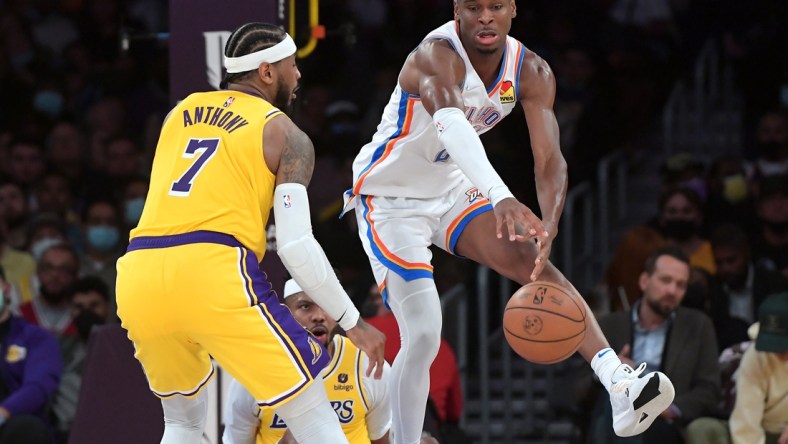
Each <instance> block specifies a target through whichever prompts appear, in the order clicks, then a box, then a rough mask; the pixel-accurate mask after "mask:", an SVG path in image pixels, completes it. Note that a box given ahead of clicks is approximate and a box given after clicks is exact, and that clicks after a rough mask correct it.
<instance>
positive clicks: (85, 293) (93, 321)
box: [52, 276, 115, 442]
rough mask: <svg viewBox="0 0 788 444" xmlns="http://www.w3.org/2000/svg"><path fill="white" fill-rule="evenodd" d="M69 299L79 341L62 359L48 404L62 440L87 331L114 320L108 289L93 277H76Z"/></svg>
mask: <svg viewBox="0 0 788 444" xmlns="http://www.w3.org/2000/svg"><path fill="white" fill-rule="evenodd" d="M69 299H70V301H71V318H72V319H73V320H74V325H75V326H76V329H77V333H78V334H79V339H80V341H79V343H78V344H77V345H76V347H75V348H74V350H73V352H72V353H71V355H70V356H69V360H68V361H66V362H64V368H63V377H62V379H61V380H60V385H59V386H58V390H57V394H56V395H55V399H54V402H53V404H52V413H53V414H54V417H55V419H56V426H57V433H58V435H59V436H60V437H61V438H63V441H64V442H65V440H66V439H65V438H67V437H68V433H69V430H70V429H71V424H72V423H73V421H74V414H75V413H76V409H77V403H78V402H79V391H80V387H81V386H82V370H83V368H84V365H85V357H86V355H87V343H88V339H89V337H90V333H91V332H92V331H93V328H94V327H96V326H98V325H101V324H104V323H106V322H108V321H109V320H113V321H114V319H115V316H114V313H110V305H109V288H108V287H107V285H106V284H105V283H104V281H102V280H101V279H99V278H97V277H94V276H86V277H83V278H80V279H79V280H78V281H77V282H76V283H75V284H74V286H73V287H72V289H71V296H70V298H69Z"/></svg>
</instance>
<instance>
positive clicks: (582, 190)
mask: <svg viewBox="0 0 788 444" xmlns="http://www.w3.org/2000/svg"><path fill="white" fill-rule="evenodd" d="M593 206H594V193H593V189H592V188H591V184H589V183H588V182H583V183H581V184H578V185H576V186H574V187H573V188H572V189H571V190H569V192H567V193H566V201H565V202H564V214H563V215H562V216H561V227H562V228H561V229H559V230H558V232H559V236H561V238H560V240H559V242H558V243H559V245H560V247H561V255H560V256H561V257H560V261H559V262H558V268H559V269H560V270H561V271H562V272H563V273H564V276H566V277H567V278H569V279H570V280H572V281H573V282H574V284H575V286H576V287H578V288H581V289H582V288H587V287H588V286H590V285H593V280H594V273H595V271H596V260H595V258H594V254H595V250H598V248H595V246H594V241H595V240H597V239H595V237H594V234H593V229H594V208H593ZM578 222H580V224H581V225H580V226H578V225H577V223H578ZM578 237H579V239H578Z"/></svg>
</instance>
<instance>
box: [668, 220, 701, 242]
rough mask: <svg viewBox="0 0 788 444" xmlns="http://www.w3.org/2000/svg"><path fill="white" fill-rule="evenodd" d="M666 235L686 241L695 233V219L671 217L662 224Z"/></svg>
mask: <svg viewBox="0 0 788 444" xmlns="http://www.w3.org/2000/svg"><path fill="white" fill-rule="evenodd" d="M662 230H663V231H664V232H665V235H666V236H668V237H669V238H671V239H676V240H678V241H685V240H688V239H689V238H691V237H692V236H693V235H694V234H695V230H696V226H695V221H692V220H686V219H670V220H666V221H665V222H664V223H663V224H662Z"/></svg>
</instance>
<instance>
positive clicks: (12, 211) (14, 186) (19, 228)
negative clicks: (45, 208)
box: [0, 179, 30, 250]
mask: <svg viewBox="0 0 788 444" xmlns="http://www.w3.org/2000/svg"><path fill="white" fill-rule="evenodd" d="M0 206H2V207H3V209H2V210H0V214H2V215H3V219H4V220H5V225H6V235H5V237H6V243H7V244H8V245H9V246H10V247H12V248H15V249H17V250H24V249H26V248H27V224H28V222H29V218H30V205H29V203H28V199H27V197H26V196H25V191H24V190H23V189H22V187H21V186H20V185H19V184H18V183H17V182H12V181H8V180H2V179H0Z"/></svg>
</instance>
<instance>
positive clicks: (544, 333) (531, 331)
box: [503, 281, 586, 364]
mask: <svg viewBox="0 0 788 444" xmlns="http://www.w3.org/2000/svg"><path fill="white" fill-rule="evenodd" d="M503 332H504V336H506V341H507V342H508V343H509V346H511V347H512V349H513V350H514V351H515V352H517V354H518V355H520V356H522V357H523V358H525V359H527V360H529V361H531V362H534V363H537V364H554V363H556V362H561V361H563V360H564V359H566V358H568V357H570V356H572V354H573V353H574V352H576V351H577V348H578V347H580V344H581V343H582V342H583V339H584V338H585V335H586V310H585V304H584V303H583V301H581V300H578V297H577V296H575V295H574V293H572V292H570V291H568V290H567V289H565V288H563V287H561V286H559V285H556V284H553V283H551V282H546V281H535V282H531V283H529V284H526V285H525V286H523V287H521V288H520V289H519V290H517V291H516V292H515V293H514V294H513V295H512V297H511V298H510V299H509V302H508V303H507V304H506V309H505V310H504V312H503Z"/></svg>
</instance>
